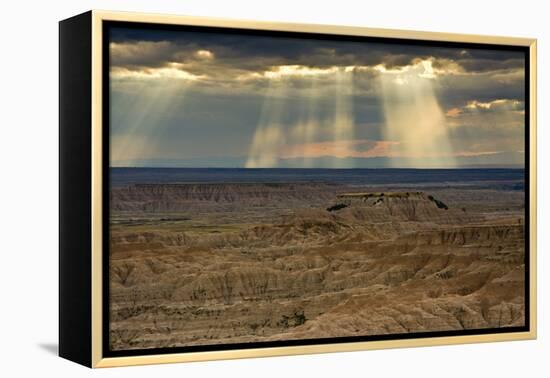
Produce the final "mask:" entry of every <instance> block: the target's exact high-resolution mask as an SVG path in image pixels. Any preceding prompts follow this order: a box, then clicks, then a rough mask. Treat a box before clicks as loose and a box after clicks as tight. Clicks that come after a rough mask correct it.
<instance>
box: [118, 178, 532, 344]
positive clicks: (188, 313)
mask: <svg viewBox="0 0 550 378" xmlns="http://www.w3.org/2000/svg"><path fill="white" fill-rule="evenodd" d="M354 189H356V188H353V187H347V186H345V185H331V184H323V183H313V184H311V183H309V184H307V183H301V184H295V183H289V184H284V183H277V184H269V183H267V184H266V183H264V184H171V185H134V186H126V187H120V188H114V189H113V190H112V193H111V209H112V214H111V215H112V229H111V236H110V237H111V256H110V282H111V283H110V292H111V312H110V317H111V332H110V344H111V347H112V348H113V349H114V350H118V349H140V348H155V347H173V346H191V345H205V344H219V343H242V342H258V341H274V340H289V339H312V338H326V337H342V336H367V335H383V334H404V333H411V332H414V333H418V332H431V331H446V330H464V329H483V328H496V327H498V328H500V327H513V326H521V325H523V324H524V322H525V308H524V291H525V287H524V282H525V281H524V278H525V266H524V227H523V215H522V207H523V203H522V199H521V196H518V195H516V194H515V193H512V192H501V193H500V196H501V197H499V200H495V201H487V198H491V196H492V195H491V190H489V189H480V190H470V191H469V192H467V193H465V192H464V191H460V190H445V189H438V190H433V191H431V192H427V191H425V190H421V191H420V190H414V191H412V190H405V191H403V190H400V191H397V190H394V189H392V190H384V191H371V190H369V191H366V190H364V189H365V188H361V190H354Z"/></svg>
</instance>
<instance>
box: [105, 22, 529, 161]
mask: <svg viewBox="0 0 550 378" xmlns="http://www.w3.org/2000/svg"><path fill="white" fill-rule="evenodd" d="M109 55H110V67H109V71H110V72H109V86H110V88H109V90H110V95H109V97H110V109H109V111H110V148H111V150H110V154H111V166H118V167H245V168H280V167H283V168H284V167H291V168H310V167H311V168H392V167H395V168H464V167H511V166H523V161H524V144H525V143H524V142H525V141H524V128H525V108H524V107H525V84H524V82H525V80H524V78H525V69H524V66H525V59H524V53H523V52H520V51H510V50H508V51H506V50H488V49H475V48H463V47H452V48H450V47H435V46H426V45H411V44H409V45H405V44H394V43H391V44H390V43H380V42H376V43H375V42H372V41H366V40H361V41H342V40H339V41H335V40H330V39H313V38H292V37H289V36H288V35H284V36H262V35H251V34H247V35H245V34H238V33H219V32H216V33H214V32H205V31H202V30H201V31H200V32H198V31H189V30H177V31H174V30H173V31H166V30H153V29H141V30H138V29H125V28H121V27H113V28H111V30H110V42H109Z"/></svg>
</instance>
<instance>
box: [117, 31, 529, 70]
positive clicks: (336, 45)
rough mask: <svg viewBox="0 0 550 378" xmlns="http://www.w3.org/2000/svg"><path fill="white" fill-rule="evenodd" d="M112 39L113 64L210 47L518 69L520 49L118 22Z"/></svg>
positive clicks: (223, 56)
mask: <svg viewBox="0 0 550 378" xmlns="http://www.w3.org/2000/svg"><path fill="white" fill-rule="evenodd" d="M111 42H114V43H115V44H118V45H120V46H126V47H127V51H125V53H123V54H116V53H115V54H113V56H112V64H113V65H115V66H126V65H128V66H149V67H159V66H163V65H165V64H167V63H169V62H183V63H185V62H195V61H197V60H199V59H197V57H196V56H195V53H196V51H197V50H201V49H204V50H208V51H211V52H213V53H214V54H215V56H216V62H217V64H218V65H222V66H232V65H233V66H236V68H239V69H241V70H243V69H244V70H256V71H258V70H265V69H268V68H269V67H271V66H274V65H280V64H298V65H305V66H315V67H328V66H334V65H338V66H348V65H357V64H360V65H363V66H374V65H377V64H383V65H385V66H386V67H387V68H394V67H400V66H406V65H409V64H411V63H413V62H414V61H415V60H417V59H427V58H434V68H441V67H443V66H444V65H445V61H452V62H454V63H456V64H458V65H459V66H460V67H462V68H463V69H464V70H465V71H467V72H486V71H495V70H505V69H518V68H522V67H523V64H524V60H523V56H524V55H523V53H522V52H517V51H497V50H480V49H457V48H444V47H433V46H422V45H401V44H388V43H373V42H356V41H353V42H350V41H334V40H326V39H321V40H319V39H295V38H288V37H277V38H274V37H270V36H255V35H246V36H243V35H241V34H218V33H205V32H180V31H172V32H170V31H155V30H147V31H144V30H131V29H118V28H117V29H114V30H112V31H111ZM136 44H137V45H139V44H141V45H140V46H136ZM133 46H134V47H135V48H132V47H133ZM155 53H156V54H155Z"/></svg>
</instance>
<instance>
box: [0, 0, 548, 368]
mask: <svg viewBox="0 0 550 378" xmlns="http://www.w3.org/2000/svg"><path fill="white" fill-rule="evenodd" d="M545 3H546V2H545V1H542V0H539V1H527V0H523V1H514V2H506V1H503V0H500V1H498V0H497V1H481V0H476V1H471V0H455V1H448V2H444V1H442V0H440V1H434V2H428V1H419V0H415V1H410V0H409V1H407V0H403V1H401V0H386V1H367V0H363V1H356V2H353V1H347V0H338V1H334V0H332V1H327V2H322V1H319V0H318V1H299V0H288V1H287V0H277V1H261V0H257V1H244V0H227V1H211V0H189V1H186V0H180V1H170V0H163V1H161V0H156V1H151V0H150V1H140V0H129V1H80V0H74V1H71V2H66V3H63V2H61V1H59V2H55V3H54V2H48V1H35V2H32V1H21V0H19V1H17V0H13V1H4V2H3V3H2V20H1V22H0V28H1V33H0V38H1V45H0V47H1V50H0V54H1V55H0V67H1V70H0V96H1V106H0V114H1V116H2V117H1V118H0V133H1V136H0V157H1V162H2V166H1V167H2V176H1V177H2V179H1V181H0V191H1V193H0V222H1V223H2V227H1V231H0V242H1V244H0V253H1V257H2V259H1V260H0V280H1V281H0V290H1V291H0V293H1V297H0V375H2V376H4V377H14V376H29V377H30V376H41V375H44V376H57V377H64V376H67V377H79V376H90V375H92V374H94V375H96V376H101V377H107V376H109V377H112V376H121V375H122V376H124V375H127V376H132V377H146V376H157V377H161V376H162V377H165V376H166V377H175V376H179V377H183V376H187V377H193V376H195V377H196V376H201V377H208V376H222V377H224V378H225V377H232V376H235V377H243V376H262V377H284V376H289V377H310V376H333V375H335V374H337V375H338V376H340V377H348V376H358V375H361V376H367V375H369V376H372V377H380V376H388V377H393V376H401V377H415V376H419V377H420V376H422V377H438V378H441V377H445V378H451V377H461V378H464V377H468V376H475V377H488V376H500V377H519V376H548V374H550V366H549V365H550V364H549V363H548V359H549V357H548V356H550V341H549V337H550V334H549V333H550V331H549V329H548V325H549V323H548V321H547V319H545V318H547V317H548V313H547V311H546V310H547V306H546V301H545V297H547V296H548V286H549V284H550V280H549V278H548V275H546V274H545V273H547V271H548V258H547V255H546V252H547V250H548V247H549V238H548V231H547V230H549V226H550V221H549V217H550V216H549V215H548V214H549V212H550V206H549V197H548V194H547V192H548V190H550V186H549V183H548V173H545V171H546V172H548V163H549V159H550V157H549V152H548V151H549V150H550V146H549V145H548V142H549V135H548V134H549V132H548V129H547V128H546V126H547V121H548V110H547V109H548V108H547V105H548V104H549V103H550V102H549V101H550V98H549V95H550V93H549V89H548V84H549V83H548V75H549V72H548V67H549V66H550V49H549V48H548V41H550V34H549V31H550V19H549V18H548V14H549V13H550V12H548V10H546V9H544V7H545ZM92 8H93V9H106V10H126V11H142V12H156V13H173V14H184V15H201V16H213V17H229V18H238V19H255V20H271V21H289V22H298V23H324V24H341V25H357V26H368V27H383V28H397V29H413V30H428V31H441V32H455V33H474V34H489V35H510V36H522V37H523V36H524V37H536V38H538V40H539V59H538V67H539V78H538V83H539V93H538V95H539V97H538V104H539V108H538V109H539V113H538V116H539V122H538V133H539V136H538V144H539V157H538V162H539V167H540V168H539V173H538V179H539V199H538V208H539V209H538V215H539V238H538V240H539V248H538V255H539V265H538V267H539V269H538V271H539V311H538V316H539V339H538V340H537V341H521V342H504V343H490V344H478V345H467V346H447V347H430V348H414V349H398V350H383V351H367V352H354V353H333V354H325V355H311V356H295V357H282V358H264V359H247V360H238V361H221V362H208V363H193V364H176V365H161V366H147V367H131V368H116V369H103V370H99V371H91V370H89V369H86V368H83V367H80V366H78V365H76V364H74V363H71V362H69V361H65V360H63V359H61V358H59V357H57V356H56V349H57V303H58V302H57V290H58V287H57V263H58V259H57V248H58V226H57V223H58V208H57V206H58V201H57V195H58V168H57V164H58V155H57V154H58V139H57V138H58V125H57V122H58V109H57V107H58V99H57V93H58V88H57V79H58V73H57V70H58V67H57V64H58V40H57V38H58V25H57V22H58V21H59V20H61V19H64V18H67V17H70V16H73V15H75V14H77V13H81V12H83V11H87V10H89V9H92ZM545 192H546V193H545Z"/></svg>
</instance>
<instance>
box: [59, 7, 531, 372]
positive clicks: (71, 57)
mask: <svg viewBox="0 0 550 378" xmlns="http://www.w3.org/2000/svg"><path fill="white" fill-rule="evenodd" d="M105 22H128V23H139V24H162V25H185V26H200V27H216V28H237V29H246V30H252V31H253V30H262V31H276V32H299V33H319V34H327V35H341V36H354V37H376V38H385V39H400V40H404V41H407V40H408V41H440V42H458V43H470V44H480V45H483V44H489V45H505V46H519V47H524V48H526V49H528V54H529V66H528V78H527V82H528V84H529V86H528V93H526V95H528V99H529V101H528V106H529V107H528V109H526V110H528V114H529V119H528V122H529V130H528V133H529V138H528V139H529V141H528V143H529V145H528V146H527V147H528V149H529V150H528V151H529V167H528V168H529V171H528V178H529V186H528V188H529V193H528V195H529V208H528V209H526V210H528V214H529V219H528V220H529V235H526V240H528V243H529V250H528V251H526V252H527V254H528V263H529V265H528V266H527V267H526V268H527V269H528V272H529V281H528V283H526V284H528V288H529V293H528V295H529V297H528V298H526V299H528V302H527V303H528V305H529V309H528V311H529V317H528V320H529V324H528V327H527V328H528V330H526V331H521V332H503V333H486V334H473V335H458V336H442V337H425V338H424V337H419V338H407V339H399V340H375V341H361V342H342V343H330V344H311V345H297V346H280V347H258V348H252V349H231V350H214V351H198V352H185V353H165V354H152V355H129V356H121V357H106V356H105V353H104V345H105V343H104V340H103V337H104V333H103V329H104V318H105V308H104V301H103V287H104V286H103V285H104V281H105V277H104V275H103V272H104V270H103V267H104V248H105V241H104V210H105V208H104V198H105V197H104V193H105V186H104V182H103V174H104V172H103V169H104V162H103V160H102V159H103V152H102V151H103V143H104V140H105V137H106V136H105V134H104V133H105V127H104V114H103V109H104V106H105V102H104V98H103V91H104V86H105V85H106V77H105V76H106V74H105V72H104V66H103V59H104V57H103V53H104V49H105V43H106V42H105V41H106V39H105V35H104V33H103V31H104V24H105ZM60 28H61V29H60V30H61V33H60V76H61V78H60V88H61V92H62V93H61V97H60V113H61V115H62V116H61V117H60V124H61V125H60V127H61V143H60V145H61V149H62V151H61V157H60V164H61V174H60V175H61V186H62V189H61V190H62V193H61V195H60V197H61V198H64V200H62V201H61V203H60V207H61V217H60V218H61V225H62V226H61V231H60V232H61V239H62V240H61V246H60V355H61V356H62V357H65V358H68V359H70V360H73V361H76V362H79V363H81V364H84V365H86V366H89V367H94V368H96V367H114V366H129V365H143V364H160V363H174V362H190V361H208V360H219V359H237V358H250V357H268V356H283V355H301V354H310V353H328V352H347V351H358V350H371V349H386V348H402V347H418V346H435V345H448V344H466V343H481V342H495V341H511V340H528V339H535V338H536V335H537V331H536V330H537V323H536V314H537V306H536V303H537V296H536V293H537V292H536V284H537V280H536V271H537V265H536V241H537V240H536V221H537V219H536V209H537V207H536V203H537V200H536V198H537V193H536V188H537V181H536V175H537V171H536V141H537V136H536V122H537V119H536V114H537V105H536V98H537V90H536V84H537V83H536V69H537V66H536V60H537V58H536V54H537V53H536V46H537V43H536V40H535V39H527V38H512V37H496V36H480V35H468V34H452V33H434V32H421V31H404V30H390V29H373V28H363V27H350V26H332V25H313V24H292V23H271V22H258V21H243V20H229V19H217V18H209V17H204V18H203V17H187V16H174V15H159V14H142V13H125V12H109V11H96V10H94V11H90V12H87V13H85V14H83V15H80V16H76V17H74V18H71V19H69V20H66V21H62V22H61V23H60ZM79 33H81V34H82V39H79V37H78V36H79ZM82 49H84V50H86V51H87V53H86V54H82ZM77 55H78V56H79V57H76V56H77ZM71 61H74V62H75V64H78V63H86V62H88V63H86V64H85V66H86V67H87V69H89V77H87V78H86V77H84V76H86V75H84V76H83V73H82V72H80V73H78V72H77V73H74V74H73V75H72V76H71V75H69V74H68V73H67V70H70V69H71V68H69V66H68V65H69V64H70V62H71ZM83 72H84V73H85V72H86V71H83ZM75 82H77V83H79V84H75ZM75 85H79V87H78V88H79V89H78V90H77V91H76V92H75V91H74V86H75ZM71 88H73V89H71ZM69 91H71V94H69ZM63 93H65V95H64V94H63ZM78 93H83V95H82V96H84V97H83V98H82V97H80V96H78V95H77V94H78ZM87 94H89V96H87ZM88 101H89V102H88ZM77 102H78V103H77ZM70 109H72V110H73V113H71V110H70ZM74 109H81V110H82V111H81V112H77V113H78V114H76V113H74ZM88 121H89V127H84V126H82V127H81V125H78V127H81V131H80V132H79V131H77V130H72V131H70V130H69V128H70V127H72V128H75V127H77V126H76V125H75V122H88ZM69 133H78V135H76V136H75V135H72V134H69ZM64 135H67V136H66V140H65V139H64ZM74 138H81V139H80V140H81V141H82V143H86V144H87V145H89V153H90V155H89V156H88V157H87V158H89V163H90V165H89V166H87V165H86V166H85V167H84V168H83V167H82V166H80V165H79V166H78V167H73V168H71V166H70V164H71V163H69V162H66V161H67V160H70V158H69V157H68V156H69V155H66V154H69V153H70V152H71V151H72V153H75V151H74V150H70V148H69V147H67V148H65V147H64V146H65V145H66V144H67V143H69V142H70V143H74ZM71 141H72V142H71ZM64 151H65V152H64ZM86 151H88V150H86ZM65 153H66V154H65ZM64 154H65V155H64ZM87 162H88V160H83V161H82V164H83V165H85V164H86V163H87ZM64 164H66V165H64ZM75 169H79V170H82V169H84V170H85V172H84V173H82V174H83V175H87V176H86V177H88V178H89V179H86V180H85V181H82V183H81V184H79V185H81V188H82V190H85V189H86V187H87V186H88V185H89V187H88V190H87V191H86V192H85V193H82V192H76V189H74V192H71V189H69V188H66V189H63V187H64V185H65V184H67V185H69V181H70V180H69V176H70V175H72V174H73V173H74V172H75V171H74V170H75ZM64 180H67V181H64ZM73 184H74V182H73ZM88 194H89V201H88V202H86V203H85V205H83V206H87V207H86V209H88V210H89V212H88V213H85V214H84V215H83V216H89V219H88V221H87V222H83V223H82V224H80V223H78V222H76V223H75V222H74V219H75V218H74V217H75V216H76V215H74V214H72V213H71V210H70V209H68V208H69V207H70V206H72V205H73V204H74V203H75V202H74V201H78V200H79V199H81V198H82V197H81V196H83V195H88ZM88 210H87V211H88ZM76 227H80V228H78V229H76ZM69 232H72V233H76V235H80V234H82V235H84V234H85V235H87V236H86V238H84V239H83V238H80V239H79V240H80V241H78V240H68V241H65V238H66V235H68V233H69ZM83 240H84V241H87V242H84V243H82V241H83ZM79 243H80V245H79ZM81 250H82V251H84V252H82V255H81V256H83V257H81V258H78V257H74V256H70V255H71V254H80V251H81ZM75 275H78V276H79V277H75ZM78 293H80V294H78ZM77 295H80V296H81V298H80V299H78V300H77V299H75V297H76V296H77ZM79 301H80V302H79ZM75 306H76V307H79V308H78V309H75V308H74V307H75ZM79 311H80V312H79ZM83 313H86V314H89V316H88V315H86V316H84V317H83V316H82V314H83ZM78 340H81V341H80V343H82V344H83V345H84V344H85V345H86V346H85V347H83V348H81V349H80V351H75V348H77V345H78V344H79V341H78Z"/></svg>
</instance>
